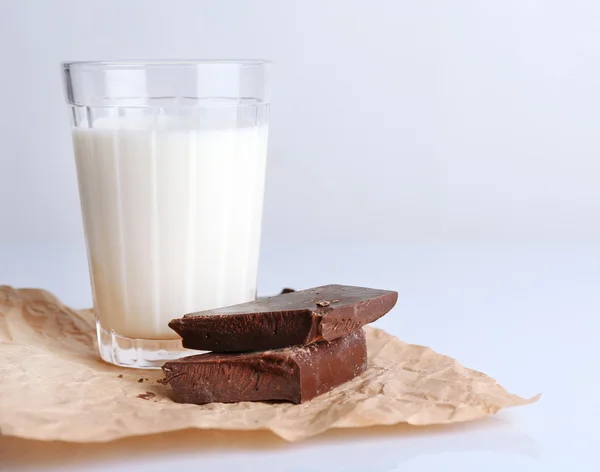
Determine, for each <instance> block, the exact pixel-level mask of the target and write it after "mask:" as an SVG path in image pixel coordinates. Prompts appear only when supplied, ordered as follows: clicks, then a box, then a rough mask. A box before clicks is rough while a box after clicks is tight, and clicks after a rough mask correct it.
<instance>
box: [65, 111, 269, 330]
mask: <svg viewBox="0 0 600 472" xmlns="http://www.w3.org/2000/svg"><path fill="white" fill-rule="evenodd" d="M234 111H235V110H234ZM132 123H133V124H137V125H138V126H140V125H143V123H139V120H136V121H132V120H127V119H123V120H119V121H114V120H113V121H112V122H108V123H105V124H103V126H106V128H107V129H102V128H101V129H84V128H79V129H75V130H74V133H73V137H74V143H75V151H76V152H75V154H76V161H77V174H78V179H79V187H80V189H81V199H82V207H83V214H84V215H85V218H84V223H85V228H86V234H87V235H88V239H89V243H90V244H89V249H90V251H89V254H90V259H91V261H92V273H93V282H94V287H95V300H96V308H97V311H98V316H99V319H100V324H101V325H102V327H103V328H104V329H105V330H106V331H110V330H114V331H115V333H117V334H118V335H120V336H127V337H131V338H136V337H137V338H141V339H172V338H174V337H175V338H177V335H176V334H175V333H174V332H173V331H172V330H171V329H170V328H169V327H168V326H167V324H168V322H169V321H170V320H172V319H173V317H174V316H175V315H176V314H177V313H191V312H193V311H200V310H208V309H211V308H216V307H219V306H227V305H235V304H237V303H244V302H248V301H250V300H253V299H254V296H255V295H256V286H257V281H256V277H257V272H258V255H259V247H260V231H261V215H262V210H263V195H264V186H265V161H266V152H267V133H268V127H267V126H247V127H242V128H239V129H236V128H223V129H218V130H208V129H204V130H201V131H189V130H188V129H186V130H183V126H182V128H181V129H162V130H160V131H156V130H153V129H150V128H149V129H122V128H123V127H127V126H131V125H132ZM108 126H112V127H113V129H109V128H108ZM150 126H151V125H150ZM119 128H121V129H119Z"/></svg>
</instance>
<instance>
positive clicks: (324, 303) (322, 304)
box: [317, 300, 329, 306]
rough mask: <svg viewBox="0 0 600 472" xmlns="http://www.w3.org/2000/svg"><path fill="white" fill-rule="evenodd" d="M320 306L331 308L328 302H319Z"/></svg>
mask: <svg viewBox="0 0 600 472" xmlns="http://www.w3.org/2000/svg"><path fill="white" fill-rule="evenodd" d="M317 305H318V306H329V302H328V301H327V300H321V301H319V302H317Z"/></svg>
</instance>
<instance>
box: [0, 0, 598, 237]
mask: <svg viewBox="0 0 600 472" xmlns="http://www.w3.org/2000/svg"><path fill="white" fill-rule="evenodd" d="M0 5H1V6H0V53H1V56H0V57H1V58H2V63H3V68H2V74H1V78H0V80H1V85H2V86H1V87H0V103H2V107H3V111H4V112H3V113H2V117H1V118H0V120H1V122H0V155H1V160H0V199H1V201H2V203H3V204H2V205H1V206H0V225H1V226H0V230H1V231H0V240H2V241H23V240H31V241H38V240H44V241H48V240H52V241H58V242H62V241H69V242H70V241H79V240H81V239H82V238H83V232H82V227H81V222H80V216H79V206H78V200H77V198H78V197H77V189H76V178H75V169H74V163H73V157H72V151H71V143H70V135H69V129H68V122H67V113H66V108H65V104H64V100H63V95H62V90H61V82H60V75H59V66H58V63H59V62H60V61H64V60H87V59H112V58H137V57H140V58H161V57H168V58H172V57H177V58H186V57H208V58H218V57H261V58H269V59H272V60H274V61H275V62H276V68H275V77H274V90H273V105H272V127H271V142H270V163H269V168H268V179H269V180H268V188H267V197H266V206H265V219H264V241H265V244H267V243H273V242H286V243H291V242H293V241H294V240H297V241H306V240H312V241H323V240H336V239H337V238H339V237H340V236H343V238H344V240H346V241H349V240H353V241H370V242H375V241H377V242H380V241H385V242H404V241H432V240H433V241H437V240H469V241H472V240H501V241H507V240H508V241H519V240H529V241H539V240H569V239H573V240H597V239H598V236H600V218H598V217H597V215H598V214H599V212H600V185H598V177H599V176H600V159H598V155H599V152H600V140H599V139H598V123H599V122H600V119H599V118H598V110H600V94H599V93H598V89H599V88H600V28H598V25H599V24H600V3H598V2H595V1H593V0H588V1H582V0H569V1H568V2H567V1H563V0H554V1H552V0H548V1H543V0H503V1H493V0H490V1H481V0H471V1H464V0H455V1H444V0H439V1H432V0H419V1H408V0H395V1H394V0H389V1H382V0H372V1H367V0H345V1H342V0H302V1H292V0H282V1H277V0H262V1H260V0H246V1H244V0H237V1H233V0H219V1H201V0H189V1H186V0H175V1H166V0H165V1H157V0H102V1H91V0H52V1H43V0H19V1H16V0H2V2H0ZM17 202H18V203H17Z"/></svg>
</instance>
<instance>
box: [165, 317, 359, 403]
mask: <svg viewBox="0 0 600 472" xmlns="http://www.w3.org/2000/svg"><path fill="white" fill-rule="evenodd" d="M366 366H367V344H366V341H365V334H364V332H363V330H362V329H359V330H357V331H354V332H353V333H351V334H348V335H347V336H344V337H341V338H338V339H336V340H335V341H331V342H320V343H314V344H311V345H309V346H294V347H288V348H284V349H276V350H269V351H259V352H248V353H241V354H216V353H208V354H199V355H196V356H190V357H183V358H181V359H177V360H174V361H169V362H167V363H165V365H164V366H163V370H164V372H165V379H164V380H163V383H164V384H171V387H172V388H173V393H174V398H175V401H176V402H179V403H196V404H198V405H202V404H205V403H212V402H221V403H235V402H244V401H249V402H251V401H267V400H284V401H289V402H292V403H302V402H305V401H308V400H310V399H312V398H314V397H316V396H317V395H321V394H323V393H326V392H328V391H330V390H331V389H333V388H335V387H337V386H338V385H341V384H343V383H344V382H348V381H349V380H352V379H353V378H354V377H356V376H357V375H360V374H361V373H362V372H364V370H365V369H366Z"/></svg>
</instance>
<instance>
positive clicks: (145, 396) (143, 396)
mask: <svg viewBox="0 0 600 472" xmlns="http://www.w3.org/2000/svg"><path fill="white" fill-rule="evenodd" d="M155 396H156V393H152V392H146V393H140V394H139V395H138V396H137V397H138V398H141V399H142V400H152V399H153V398H154V397H155Z"/></svg>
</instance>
